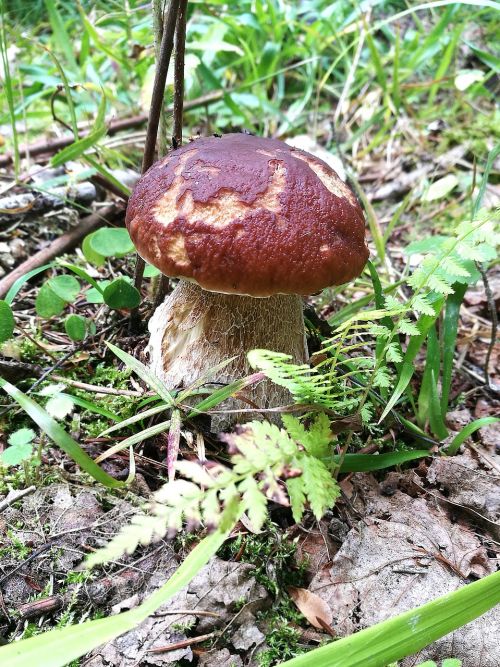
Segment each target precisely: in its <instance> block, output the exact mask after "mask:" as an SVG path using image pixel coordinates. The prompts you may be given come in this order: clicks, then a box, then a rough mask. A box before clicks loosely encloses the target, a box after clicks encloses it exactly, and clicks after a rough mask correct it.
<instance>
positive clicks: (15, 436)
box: [8, 428, 35, 447]
mask: <svg viewBox="0 0 500 667" xmlns="http://www.w3.org/2000/svg"><path fill="white" fill-rule="evenodd" d="M34 437H35V431H33V429H31V428H20V429H18V430H17V431H14V433H11V435H10V436H9V439H8V443H9V445H11V446H12V447H18V446H19V445H25V444H26V443H28V442H31V441H32V440H33V438H34Z"/></svg>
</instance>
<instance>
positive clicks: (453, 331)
mask: <svg viewBox="0 0 500 667" xmlns="http://www.w3.org/2000/svg"><path fill="white" fill-rule="evenodd" d="M467 287H468V285H467V284H466V283H455V284H454V285H453V289H454V290H455V292H454V294H450V295H449V296H448V298H447V299H446V307H445V310H444V318H443V342H442V348H443V373H442V378H441V413H442V414H443V415H445V414H446V413H447V411H448V401H449V397H450V387H451V377H452V374H453V357H454V354H455V343H456V341H457V333H458V317H459V314H460V306H461V305H462V301H463V298H464V295H465V292H466V291H467Z"/></svg>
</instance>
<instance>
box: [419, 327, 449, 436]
mask: <svg viewBox="0 0 500 667" xmlns="http://www.w3.org/2000/svg"><path fill="white" fill-rule="evenodd" d="M440 369H441V351H440V349H439V341H438V337H437V332H436V326H435V325H433V326H432V327H431V328H430V329H429V333H428V336H427V352H426V357H425V369H424V374H423V376H422V382H421V385H420V393H419V396H418V422H419V425H420V426H421V427H422V428H424V426H425V424H426V422H427V421H428V422H429V424H430V427H431V430H432V432H433V433H434V434H435V435H437V437H438V438H440V439H444V438H446V436H447V435H448V430H447V428H446V426H445V424H444V422H443V416H442V414H441V403H440V401H439V396H438V380H439V373H440Z"/></svg>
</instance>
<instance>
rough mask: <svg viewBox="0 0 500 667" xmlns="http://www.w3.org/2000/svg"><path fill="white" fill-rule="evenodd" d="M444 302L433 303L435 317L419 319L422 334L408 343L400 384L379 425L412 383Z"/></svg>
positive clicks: (400, 373)
mask: <svg viewBox="0 0 500 667" xmlns="http://www.w3.org/2000/svg"><path fill="white" fill-rule="evenodd" d="M443 301H444V299H443V297H439V298H437V299H436V300H435V301H434V302H433V304H432V307H433V308H434V315H432V316H431V315H422V316H421V317H419V319H418V322H417V325H418V329H419V331H420V332H421V333H420V335H418V336H412V337H411V338H410V342H409V343H408V347H407V348H406V352H405V356H404V358H403V363H402V365H401V368H400V370H398V376H399V379H398V383H397V385H396V388H395V390H394V393H393V394H392V396H391V398H390V400H389V402H388V403H387V405H386V406H385V409H384V412H383V413H382V416H381V417H380V419H379V423H381V422H382V421H383V420H384V419H385V418H386V417H387V415H388V414H389V412H390V411H391V410H392V408H393V407H394V406H395V405H396V403H397V402H398V400H399V398H400V397H401V395H402V394H403V393H404V391H405V390H406V387H407V386H408V384H409V383H410V380H411V378H412V377H413V373H414V371H415V366H414V364H413V362H414V360H415V357H416V356H417V354H418V352H419V350H420V348H421V347H422V344H423V342H424V340H425V338H426V336H427V332H428V331H429V329H430V328H431V326H432V325H433V324H434V322H435V321H436V318H437V316H438V314H439V312H440V310H441V307H442V305H443Z"/></svg>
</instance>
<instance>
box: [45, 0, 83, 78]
mask: <svg viewBox="0 0 500 667" xmlns="http://www.w3.org/2000/svg"><path fill="white" fill-rule="evenodd" d="M45 7H46V9H47V14H48V16H49V21H50V26H51V28H52V33H53V35H54V37H55V42H56V44H57V45H58V46H59V47H60V48H61V50H62V51H63V52H64V55H65V57H66V60H67V65H69V67H71V69H72V70H73V72H75V73H76V72H78V71H79V70H78V65H77V63H76V59H75V49H74V46H73V43H72V41H71V38H70V36H69V35H68V33H67V31H66V28H65V27H64V22H63V20H62V18H61V15H60V14H59V11H58V10H57V3H56V2H55V1H54V0H45Z"/></svg>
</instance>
